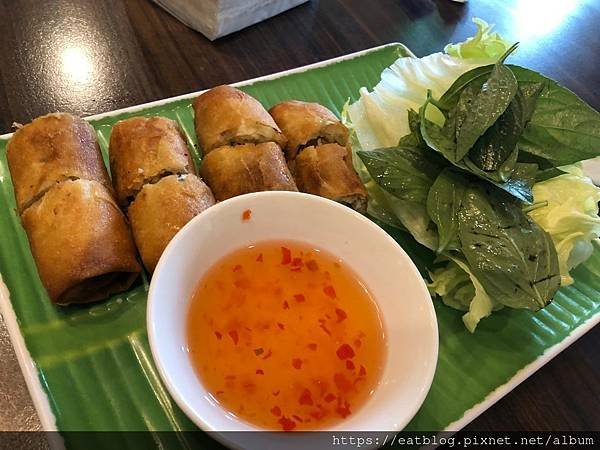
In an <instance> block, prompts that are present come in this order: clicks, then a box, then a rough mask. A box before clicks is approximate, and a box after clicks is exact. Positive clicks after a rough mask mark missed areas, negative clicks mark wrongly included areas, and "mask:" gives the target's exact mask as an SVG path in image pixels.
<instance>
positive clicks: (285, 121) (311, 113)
mask: <svg viewBox="0 0 600 450" xmlns="http://www.w3.org/2000/svg"><path fill="white" fill-rule="evenodd" d="M269 113H270V114H271V116H272V117H273V119H274V120H275V123H277V125H278V126H279V128H281V131H282V132H283V134H284V135H285V137H286V138H287V140H288V141H287V144H286V146H285V155H286V158H287V160H288V161H293V160H294V158H296V155H297V154H298V152H299V151H300V150H302V148H304V147H308V146H311V145H318V144H320V143H324V144H328V143H329V144H332V143H338V144H340V145H341V146H345V145H346V144H347V142H348V129H347V128H346V127H345V126H344V125H343V124H342V123H341V122H340V121H339V120H338V118H337V117H336V116H335V115H334V114H333V113H332V112H331V111H329V110H328V109H327V108H325V107H324V106H322V105H319V104H318V103H307V102H301V101H298V100H291V101H287V102H282V103H278V104H277V105H275V106H273V107H272V108H271V109H270V110H269Z"/></svg>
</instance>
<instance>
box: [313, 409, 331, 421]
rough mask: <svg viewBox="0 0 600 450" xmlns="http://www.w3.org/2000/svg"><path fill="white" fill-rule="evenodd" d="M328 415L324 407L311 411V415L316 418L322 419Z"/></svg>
mask: <svg viewBox="0 0 600 450" xmlns="http://www.w3.org/2000/svg"><path fill="white" fill-rule="evenodd" d="M326 415H327V412H326V411H325V410H323V408H319V409H315V410H313V411H311V412H310V416H311V417H312V418H314V419H315V420H321V419H322V418H323V417H325V416H326Z"/></svg>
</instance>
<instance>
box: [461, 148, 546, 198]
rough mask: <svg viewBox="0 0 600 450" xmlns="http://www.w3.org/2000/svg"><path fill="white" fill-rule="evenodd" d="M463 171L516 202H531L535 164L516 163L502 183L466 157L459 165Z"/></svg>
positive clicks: (535, 170)
mask: <svg viewBox="0 0 600 450" xmlns="http://www.w3.org/2000/svg"><path fill="white" fill-rule="evenodd" d="M460 164H462V165H463V167H464V170H466V171H468V172H470V173H472V174H473V175H475V176H477V177H478V178H480V179H481V180H484V181H487V182H489V183H492V184H493V185H494V186H496V187H498V188H500V189H502V190H503V191H505V192H506V193H508V194H510V195H512V196H513V197H515V198H516V199H517V200H520V201H522V202H525V203H531V202H533V193H532V191H531V188H532V187H533V183H535V175H536V172H537V164H529V163H516V164H515V168H514V170H513V173H512V175H511V177H510V178H509V179H508V180H506V181H504V182H502V181H499V180H497V179H496V178H495V177H494V176H493V175H494V174H493V173H492V174H490V173H488V172H484V171H483V170H481V169H480V168H479V167H477V166H476V165H475V164H474V163H473V162H472V161H471V160H470V159H469V158H468V157H465V158H464V159H463V160H462V161H461V163H459V164H458V166H459V167H460Z"/></svg>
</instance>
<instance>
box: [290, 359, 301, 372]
mask: <svg viewBox="0 0 600 450" xmlns="http://www.w3.org/2000/svg"><path fill="white" fill-rule="evenodd" d="M292 366H294V369H298V370H300V369H301V368H302V360H301V359H300V358H292Z"/></svg>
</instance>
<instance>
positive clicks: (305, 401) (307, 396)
mask: <svg viewBox="0 0 600 450" xmlns="http://www.w3.org/2000/svg"><path fill="white" fill-rule="evenodd" d="M298 403H300V404H301V405H311V406H312V404H313V399H312V395H311V393H310V391H309V390H308V389H304V390H303V391H302V394H301V395H300V398H299V399H298Z"/></svg>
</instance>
